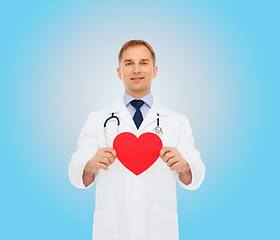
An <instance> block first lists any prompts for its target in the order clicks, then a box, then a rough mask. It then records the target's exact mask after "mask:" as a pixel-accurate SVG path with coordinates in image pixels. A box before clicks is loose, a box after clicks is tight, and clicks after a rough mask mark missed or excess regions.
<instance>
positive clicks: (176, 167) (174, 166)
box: [170, 161, 180, 171]
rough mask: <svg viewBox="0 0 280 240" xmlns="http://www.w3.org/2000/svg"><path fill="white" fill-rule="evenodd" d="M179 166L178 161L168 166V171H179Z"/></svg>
mask: <svg viewBox="0 0 280 240" xmlns="http://www.w3.org/2000/svg"><path fill="white" fill-rule="evenodd" d="M179 165H180V161H178V162H175V163H173V164H172V165H171V166H170V170H171V171H173V170H176V169H179V168H180V166H179Z"/></svg>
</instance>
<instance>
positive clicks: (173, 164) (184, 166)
mask: <svg viewBox="0 0 280 240" xmlns="http://www.w3.org/2000/svg"><path fill="white" fill-rule="evenodd" d="M159 155H160V157H161V158H162V160H163V161H164V162H166V163H167V166H168V167H170V170H171V171H173V170H176V171H177V172H178V173H179V179H180V180H181V181H182V182H183V183H185V184H186V185H188V184H190V183H191V181H192V173H191V169H190V166H189V164H188V163H187V161H186V160H185V159H184V158H183V157H182V155H181V154H180V153H179V151H178V150H177V148H173V147H163V148H162V149H161V150H160V153H159Z"/></svg>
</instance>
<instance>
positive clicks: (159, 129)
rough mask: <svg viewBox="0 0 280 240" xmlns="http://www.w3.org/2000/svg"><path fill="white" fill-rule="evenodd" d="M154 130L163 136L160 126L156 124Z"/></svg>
mask: <svg viewBox="0 0 280 240" xmlns="http://www.w3.org/2000/svg"><path fill="white" fill-rule="evenodd" d="M154 132H155V133H156V134H157V135H158V136H161V135H162V134H163V131H162V128H161V127H160V126H156V127H155V128H154Z"/></svg>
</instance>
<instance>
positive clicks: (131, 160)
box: [113, 132, 162, 175]
mask: <svg viewBox="0 0 280 240" xmlns="http://www.w3.org/2000/svg"><path fill="white" fill-rule="evenodd" d="M113 148H114V149H115V150H116V152H117V158H118V159H119V161H120V162H121V163H122V164H123V165H124V166H125V167H126V168H127V169H128V170H130V171H131V172H133V173H134V174H135V175H139V174H140V173H142V172H144V171H146V170H147V169H148V168H149V167H150V166H152V165H153V163H154V162H155V161H156V160H157V159H158V157H159V152H160V150H161V149H162V141H161V139H160V138H159V137H158V136H157V135H156V134H154V133H151V132H148V133H144V134H142V135H141V136H140V137H139V138H137V137H136V136H135V135H134V134H132V133H129V132H124V133H121V134H119V135H117V136H116V138H115V139H114V143H113Z"/></svg>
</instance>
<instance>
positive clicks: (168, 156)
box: [163, 152, 176, 162]
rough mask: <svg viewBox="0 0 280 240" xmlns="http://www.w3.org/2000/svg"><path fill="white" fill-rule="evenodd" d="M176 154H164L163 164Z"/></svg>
mask: <svg viewBox="0 0 280 240" xmlns="http://www.w3.org/2000/svg"><path fill="white" fill-rule="evenodd" d="M175 155H176V153H174V152H167V153H165V155H164V156H163V161H164V162H168V161H169V159H170V158H173V157H175Z"/></svg>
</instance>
